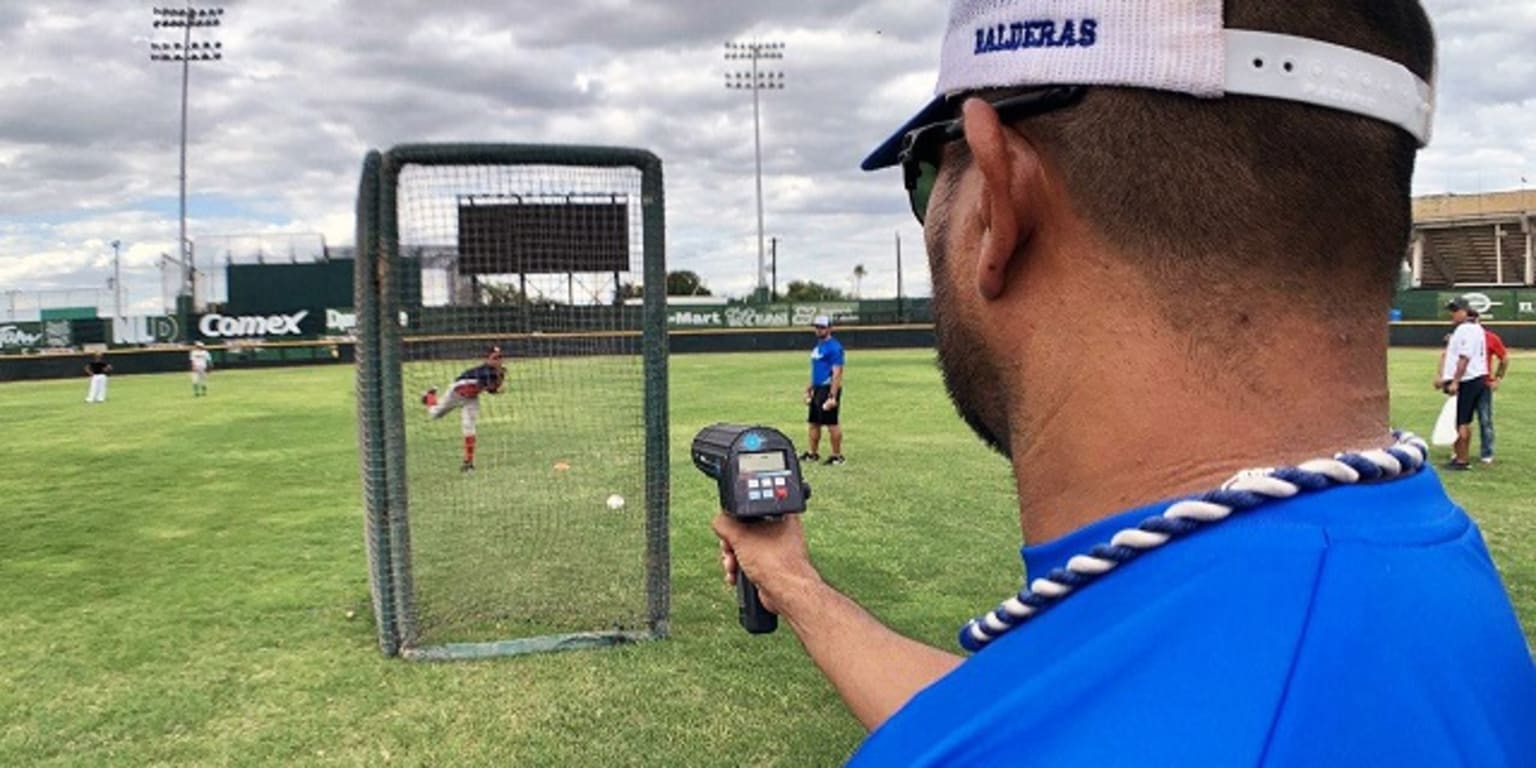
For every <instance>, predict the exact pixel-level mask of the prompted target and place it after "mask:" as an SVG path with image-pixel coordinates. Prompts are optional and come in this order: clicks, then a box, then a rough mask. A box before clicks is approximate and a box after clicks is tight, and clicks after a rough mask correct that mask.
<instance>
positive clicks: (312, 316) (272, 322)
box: [192, 309, 326, 344]
mask: <svg viewBox="0 0 1536 768" xmlns="http://www.w3.org/2000/svg"><path fill="white" fill-rule="evenodd" d="M325 322H326V317H325V312H324V310H319V311H316V310H311V309H296V310H290V311H286V312H274V313H271V314H263V315H242V314H235V313H230V314H220V313H217V312H215V313H210V314H206V315H199V316H197V318H196V319H195V320H194V321H193V323H192V325H193V327H192V333H193V337H194V338H197V339H200V340H202V341H203V342H205V343H211V344H222V343H227V342H229V341H232V340H236V339H240V340H247V339H262V340H265V341H298V340H300V339H312V338H315V337H316V336H319V335H320V334H321V332H322V331H324V330H325Z"/></svg>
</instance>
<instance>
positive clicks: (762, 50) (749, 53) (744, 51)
mask: <svg viewBox="0 0 1536 768" xmlns="http://www.w3.org/2000/svg"><path fill="white" fill-rule="evenodd" d="M725 58H726V59H727V60H729V61H737V60H743V61H745V60H750V61H751V62H752V69H751V70H750V71H749V70H737V71H734V72H727V73H725V87H726V88H727V89H730V90H750V91H752V147H753V153H754V155H755V157H756V160H757V291H758V293H762V291H763V290H764V288H765V287H766V285H765V282H764V281H765V279H766V277H767V276H766V275H765V274H764V266H765V264H764V262H765V258H764V252H763V251H764V249H763V130H762V107H761V105H760V103H759V102H760V101H761V100H760V99H759V97H758V94H759V92H761V91H765V90H767V91H775V90H778V91H781V90H784V73H783V72H781V71H772V72H764V71H763V70H762V69H761V68H760V67H759V66H758V62H760V61H763V60H779V59H783V58H784V44H783V43H780V42H770V43H765V42H761V41H757V40H753V41H752V42H750V43H736V42H728V43H726V44H725Z"/></svg>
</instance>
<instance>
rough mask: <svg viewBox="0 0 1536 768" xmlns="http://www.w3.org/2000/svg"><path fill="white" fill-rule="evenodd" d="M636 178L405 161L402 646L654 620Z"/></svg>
mask: <svg viewBox="0 0 1536 768" xmlns="http://www.w3.org/2000/svg"><path fill="white" fill-rule="evenodd" d="M641 176H642V174H641V172H640V171H639V170H638V169H634V168H627V167H616V168H606V167H571V166H542V165H494V164H486V165H411V164H406V165H404V166H403V167H402V168H401V169H400V173H399V177H398V186H397V187H396V205H395V210H396V216H397V222H396V224H397V226H398V236H399V246H398V251H397V253H396V258H397V263H396V264H395V265H394V268H393V269H392V270H391V271H390V274H391V275H392V280H391V281H390V282H391V283H392V286H391V288H390V289H391V290H393V291H394V295H395V299H396V301H395V304H394V306H398V307H399V309H400V313H399V317H398V318H397V319H398V322H400V323H401V345H400V349H401V353H400V354H401V360H402V364H401V373H400V375H401V388H400V389H401V396H402V397H403V398H404V401H405V402H404V403H403V408H404V412H405V419H404V430H403V431H404V435H403V444H404V449H403V450H404V454H405V461H404V466H405V486H406V495H407V498H408V514H409V559H410V573H411V581H412V586H411V589H412V594H413V599H412V601H411V608H412V611H411V612H412V613H413V615H411V616H409V617H407V619H408V620H409V626H408V628H407V629H406V630H405V632H404V634H405V636H404V637H403V638H402V639H403V641H404V643H405V644H406V645H407V646H432V645H442V644H449V643H477V642H493V641H502V640H507V639H509V638H522V637H537V636H544V635H558V634H562V633H581V632H603V631H613V630H619V631H642V630H645V629H646V623H647V593H646V578H647V572H646V536H647V526H646V510H645V507H646V420H645V369H644V364H643V360H642V350H641V336H640V318H641V311H642V310H641V308H640V307H639V306H626V305H625V303H624V301H623V297H624V296H625V295H626V293H627V292H628V291H629V288H630V286H632V285H633V284H638V283H640V282H641V281H642V274H643V268H644V254H643V242H644V237H643V234H644V233H643V231H642V228H643V221H644V218H643V216H642V200H641V183H642V179H641ZM494 350H499V359H497V355H496V352H495V351H494Z"/></svg>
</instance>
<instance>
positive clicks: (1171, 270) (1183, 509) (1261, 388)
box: [714, 0, 1536, 768]
mask: <svg viewBox="0 0 1536 768" xmlns="http://www.w3.org/2000/svg"><path fill="white" fill-rule="evenodd" d="M1434 59H1435V54H1434V37H1433V31H1432V29H1431V28H1430V24H1429V20H1428V19H1427V18H1426V17H1425V15H1424V12H1423V10H1422V8H1420V7H1419V5H1418V3H1417V1H1416V0H1314V2H1307V3H1274V2H1268V1H1267V0H1226V2H1222V1H1221V0H1186V1H1185V2H1179V3H1166V2H1151V1H1150V0H1097V1H1093V0H1083V1H1082V2H1058V1H1055V0H1051V1H1047V0H1013V1H1011V2H1010V1H1009V0H956V1H955V2H954V4H953V7H952V10H951V14H950V18H949V25H948V33H947V35H946V37H945V41H944V45H943V49H942V53H941V56H940V74H939V85H938V88H937V91H938V93H939V95H940V98H938V99H936V100H934V101H933V102H932V103H931V104H930V105H929V106H928V107H927V108H925V109H924V110H923V111H922V112H920V113H919V114H918V115H917V116H916V117H915V118H913V119H912V120H911V121H909V122H908V123H907V125H905V126H904V127H903V128H902V129H901V130H899V131H898V132H897V134H896V135H895V136H894V137H892V139H891V140H890V141H888V142H887V143H886V144H884V145H882V146H881V147H879V148H878V149H877V150H876V151H875V152H874V153H873V154H872V155H871V156H870V157H869V158H868V159H867V160H866V161H865V167H866V168H867V169H875V168H882V167H887V166H890V165H893V164H900V165H901V167H902V170H903V176H904V180H905V183H906V187H907V192H908V196H909V201H910V204H911V208H912V211H913V213H914V214H915V215H916V216H917V218H918V220H919V221H920V222H923V224H924V236H925V240H926V245H927V250H928V257H929V266H930V271H931V273H932V275H933V290H934V297H933V304H934V310H933V311H934V317H935V324H936V325H935V332H936V338H937V346H938V351H939V359H940V363H941V368H942V371H943V374H944V381H945V385H946V387H947V388H948V390H949V393H950V397H951V399H952V400H953V401H954V403H955V405H956V407H957V410H959V412H960V414H961V416H962V417H963V418H964V419H965V421H966V422H967V423H968V424H969V425H970V426H971V427H972V428H973V429H974V430H975V432H976V433H977V434H978V435H979V436H980V437H981V438H982V439H983V440H984V441H986V442H987V443H989V444H990V445H992V446H993V447H995V448H996V449H997V450H998V451H999V452H1000V453H1001V454H1002V455H1004V456H1005V457H1007V459H1008V460H1009V462H1010V464H1011V465H1012V468H1013V472H1014V476H1015V480H1016V490H1017V494H1018V499H1019V523H1020V528H1021V531H1022V533H1023V539H1024V541H1025V542H1027V543H1028V546H1026V547H1025V548H1024V549H1023V552H1022V554H1023V560H1024V568H1025V571H1026V573H1027V577H1028V579H1029V581H1027V583H1026V586H1025V588H1024V589H1023V590H1021V591H1020V592H1019V594H1017V595H1014V596H1008V597H1007V598H1006V599H1004V600H1003V601H1002V602H1001V603H996V602H994V600H995V599H996V598H993V600H987V599H986V598H984V597H981V596H978V597H977V598H976V600H977V602H978V605H977V609H978V613H980V612H981V611H982V610H984V609H985V608H987V607H989V606H990V605H996V606H997V607H996V608H994V609H992V610H991V611H988V612H987V613H985V614H984V615H982V616H981V617H980V618H979V619H976V620H973V621H971V622H969V623H967V624H965V625H964V627H963V628H962V630H961V633H960V638H959V641H960V644H961V645H962V646H963V647H964V648H965V649H966V650H968V651H974V654H973V655H970V656H969V657H962V656H960V655H957V654H955V653H952V652H950V651H946V650H941V649H939V648H935V647H932V646H929V645H926V644H924V643H920V642H918V641H915V640H912V639H909V638H906V637H904V636H902V635H900V634H898V633H896V632H895V631H893V630H891V629H890V628H888V627H886V626H884V625H883V624H881V623H880V622H879V621H878V620H877V619H876V618H875V617H873V616H872V615H871V614H869V613H868V612H866V611H865V610H864V609H863V608H862V607H860V606H859V605H858V604H857V603H855V602H854V601H853V600H852V599H850V598H849V597H847V596H845V595H843V594H842V593H841V592H839V591H837V590H836V589H834V588H833V587H832V586H830V585H828V584H827V583H826V581H824V580H823V579H822V577H821V574H820V572H819V571H818V570H817V568H816V567H815V566H814V565H813V564H812V562H811V559H810V556H809V552H808V549H807V546H806V541H805V536H804V533H803V530H802V527H801V526H802V522H801V519H800V516H798V515H790V516H787V517H786V518H785V519H783V520H781V521H777V522H771V523H764V522H759V523H755V524H742V523H740V522H737V521H734V520H732V519H730V518H728V517H726V516H724V515H720V516H717V517H716V519H715V523H714V528H715V532H716V534H717V535H718V536H719V537H720V540H721V562H722V567H723V569H724V570H725V573H726V576H727V579H728V580H730V579H734V577H735V575H736V572H737V569H738V568H739V569H740V570H741V571H743V572H745V573H747V574H748V575H750V576H751V578H752V581H753V582H754V583H755V584H756V585H757V587H758V590H759V592H760V595H761V598H762V601H763V603H764V606H765V607H767V608H768V609H769V610H773V611H775V612H777V613H778V614H779V615H780V616H781V617H783V618H784V619H785V620H786V622H787V623H788V624H789V626H790V627H791V628H792V629H793V630H794V632H795V634H796V636H797V637H798V638H799V640H800V642H801V644H802V645H803V646H804V647H805V650H806V652H807V654H808V655H809V656H810V657H811V659H812V660H813V661H814V662H815V663H816V665H817V666H818V667H819V668H820V669H821V671H822V673H823V674H825V675H826V676H827V678H828V680H829V681H830V682H831V684H832V685H833V687H834V688H836V690H837V692H838V693H839V695H841V696H842V697H843V699H844V701H845V702H846V703H847V705H848V707H849V709H850V710H851V711H852V712H853V714H854V715H855V716H856V717H857V718H858V719H859V720H860V722H861V723H863V724H864V725H865V727H866V728H868V729H869V730H870V731H871V733H870V736H869V737H868V739H867V740H866V741H865V742H864V744H863V745H862V746H861V747H860V748H859V751H858V752H857V753H856V754H855V755H854V756H853V763H855V764H858V765H870V766H887V765H902V766H911V765H962V766H977V765H1048V766H1068V765H1117V766H1118V765H1144V766H1292V765H1298V766H1349V767H1350V768H1354V767H1355V766H1364V765H1370V766H1448V765H1476V766H1529V765H1532V764H1536V666H1533V664H1532V660H1531V655H1530V651H1529V648H1528V646H1527V643H1526V640H1525V638H1524V636H1523V635H1522V633H1521V629H1520V626H1519V624H1518V623H1517V621H1516V618H1515V614H1514V611H1513V608H1512V606H1511V605H1510V601H1509V597H1508V595H1507V594H1506V592H1505V590H1504V587H1503V585H1502V583H1501V581H1500V577H1499V573H1498V571H1497V570H1496V569H1495V567H1494V564H1493V562H1492V561H1491V559H1490V557H1489V554H1488V551H1487V549H1486V547H1485V546H1484V543H1483V540H1482V536H1481V534H1480V533H1479V531H1478V529H1477V527H1476V525H1475V524H1474V523H1473V522H1472V520H1471V519H1470V518H1469V517H1468V516H1467V514H1466V513H1465V512H1464V511H1463V510H1462V509H1461V508H1460V507H1459V506H1457V505H1456V504H1455V503H1454V502H1453V501H1451V500H1450V499H1449V498H1447V496H1446V495H1445V492H1444V490H1443V489H1442V487H1441V485H1440V481H1439V478H1438V477H1437V476H1436V475H1435V474H1434V471H1433V469H1432V468H1431V467H1429V466H1427V465H1426V463H1425V461H1424V459H1425V455H1426V453H1427V448H1426V447H1425V446H1424V444H1423V442H1422V441H1419V440H1417V439H1414V438H1410V437H1401V438H1399V437H1395V436H1394V435H1393V433H1392V432H1391V431H1390V426H1389V423H1388V414H1389V397H1388V392H1387V358H1386V352H1387V350H1386V344H1387V338H1386V333H1385V332H1384V330H1383V328H1382V325H1381V321H1380V320H1381V318H1382V317H1384V316H1385V313H1386V310H1387V308H1388V304H1389V302H1390V299H1391V296H1392V286H1393V281H1394V278H1395V276H1396V274H1397V270H1398V266H1399V263H1400V261H1401V259H1402V254H1403V253H1404V252H1405V250H1406V246H1407V243H1406V238H1407V234H1408V232H1409V231H1410V229H1411V219H1410V215H1411V214H1410V205H1409V199H1410V198H1409V196H1410V190H1411V179H1412V172H1413V165H1414V159H1415V152H1416V150H1417V148H1418V147H1419V146H1422V145H1423V144H1424V143H1425V142H1426V141H1427V140H1428V137H1429V124H1430V117H1431V113H1432V106H1433V101H1434V99H1433V94H1432V92H1431V88H1430V86H1429V83H1430V82H1433V80H1434V75H1433V68H1434ZM1084 306H1098V307H1105V308H1109V307H1113V311H1103V312H1097V313H1085V312H1080V311H1074V312H1073V313H1072V321H1071V322H1070V323H1068V322H1063V320H1062V319H1061V308H1063V307H1068V308H1070V307H1084ZM1085 349H1086V350H1093V351H1094V354H1091V355H1085V354H1083V350H1085ZM1250 467H1260V468H1276V467H1278V468H1280V469H1253V470H1247V469H1245V468H1250ZM947 479H948V480H950V481H951V482H966V478H947ZM1160 500H1161V501H1160ZM969 513H970V510H966V509H936V510H933V511H932V514H935V515H966V514H969ZM970 556H971V553H969V552H954V553H951V554H950V555H949V557H950V558H951V559H952V562H951V564H950V567H957V568H960V567H966V563H967V562H969V561H970ZM935 567H939V566H938V565H936V566H935Z"/></svg>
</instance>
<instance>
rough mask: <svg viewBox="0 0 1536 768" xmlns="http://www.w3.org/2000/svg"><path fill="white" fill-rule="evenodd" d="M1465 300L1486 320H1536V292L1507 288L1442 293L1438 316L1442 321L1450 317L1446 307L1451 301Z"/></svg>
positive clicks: (1438, 295)
mask: <svg viewBox="0 0 1536 768" xmlns="http://www.w3.org/2000/svg"><path fill="white" fill-rule="evenodd" d="M1455 298H1461V299H1465V300H1466V302H1467V304H1468V305H1469V306H1471V307H1472V309H1475V310H1477V312H1478V314H1479V315H1481V316H1482V318H1483V319H1484V320H1491V321H1495V322H1497V321H1501V320H1524V321H1531V320H1536V291H1523V290H1522V291H1516V290H1510V289H1507V288H1503V289H1501V288H1469V289H1467V290H1464V291H1445V290H1442V291H1440V292H1439V293H1438V294H1437V296H1436V299H1437V303H1438V305H1439V306H1438V310H1439V312H1438V314H1439V317H1440V318H1442V319H1447V318H1449V317H1450V313H1449V312H1448V311H1446V309H1445V305H1446V304H1448V303H1449V302H1450V301H1451V299H1455Z"/></svg>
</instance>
